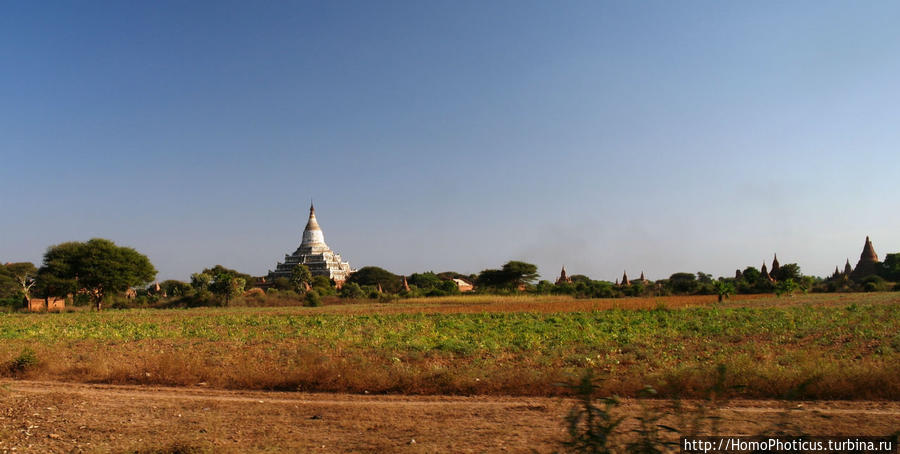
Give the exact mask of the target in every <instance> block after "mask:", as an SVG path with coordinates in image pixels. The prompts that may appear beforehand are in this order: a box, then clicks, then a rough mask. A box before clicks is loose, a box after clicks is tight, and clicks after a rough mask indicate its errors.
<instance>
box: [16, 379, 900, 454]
mask: <svg viewBox="0 0 900 454" xmlns="http://www.w3.org/2000/svg"><path fill="white" fill-rule="evenodd" d="M572 404H573V401H572V400H568V399H560V398H534V397H477V396H476V397H458V396H396V395H377V396H376V395H351V394H308V393H290V392H258V391H227V390H215V389H207V388H205V387H203V386H197V387H189V388H166V387H149V386H112V385H91V384H72V383H57V382H39V381H12V380H6V381H0V453H38V452H40V453H44V452H53V453H56V452H59V453H81V452H103V453H106V452H113V453H118V452H141V453H144V452H146V453H176V452H411V453H415V452H552V451H558V450H561V448H562V445H561V442H562V441H563V440H564V439H565V438H566V427H565V422H564V420H565V415H566V413H567V412H568V411H569V409H570V408H572ZM670 404H671V402H665V401H653V400H644V401H638V400H627V399H626V400H623V404H622V406H621V407H620V411H621V412H622V414H623V415H626V416H629V417H631V418H632V419H630V420H629V421H628V422H627V423H626V425H625V427H624V429H625V430H628V429H629V427H632V428H633V426H634V424H635V422H634V420H633V417H636V416H638V415H641V414H642V412H644V410H643V408H645V407H648V406H649V407H653V408H656V407H659V408H663V407H667V406H668V405H670ZM688 404H690V403H688ZM715 413H716V415H718V416H720V417H721V420H719V422H718V423H717V424H719V427H718V429H717V430H716V432H718V434H720V435H748V434H760V433H773V431H775V430H782V429H787V430H790V431H795V432H798V433H803V434H806V435H889V434H892V433H895V432H896V431H897V430H898V429H900V402H864V401H816V402H780V401H750V400H740V401H737V400H736V401H731V402H729V403H727V404H726V405H724V406H723V407H722V408H721V409H719V410H717V411H716V412H715ZM662 422H664V423H667V424H670V425H675V424H676V421H675V417H674V416H667V417H666V418H664V419H663V420H662Z"/></svg>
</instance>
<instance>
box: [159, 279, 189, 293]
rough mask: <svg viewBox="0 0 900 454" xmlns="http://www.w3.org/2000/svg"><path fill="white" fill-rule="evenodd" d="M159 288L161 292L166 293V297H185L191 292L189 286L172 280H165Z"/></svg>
mask: <svg viewBox="0 0 900 454" xmlns="http://www.w3.org/2000/svg"><path fill="white" fill-rule="evenodd" d="M159 287H160V288H161V289H162V291H163V292H165V293H166V296H170V297H171V296H184V295H187V294H188V293H189V292H190V291H191V285H190V284H187V283H184V282H181V281H176V280H174V279H169V280H165V281H162V282H160V283H159Z"/></svg>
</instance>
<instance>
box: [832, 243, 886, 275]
mask: <svg viewBox="0 0 900 454" xmlns="http://www.w3.org/2000/svg"><path fill="white" fill-rule="evenodd" d="M878 263H879V262H878V254H876V253H875V247H874V246H872V241H871V240H870V239H869V237H866V243H865V244H864V245H863V250H862V253H861V254H860V255H859V261H858V262H856V268H854V267H852V266H850V259H847V262H846V263H845V264H844V271H843V272H841V271H839V268H838V267H834V274H832V275H831V279H835V280H836V279H845V280H846V279H853V280H855V281H859V280H860V279H862V278H864V277H866V276H871V275H873V274H878Z"/></svg>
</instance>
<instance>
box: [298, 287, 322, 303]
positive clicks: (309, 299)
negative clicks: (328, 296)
mask: <svg viewBox="0 0 900 454" xmlns="http://www.w3.org/2000/svg"><path fill="white" fill-rule="evenodd" d="M303 305H304V306H306V307H319V306H321V305H322V297H321V296H319V292H317V291H315V290H310V291H309V292H306V298H305V302H304V304H303Z"/></svg>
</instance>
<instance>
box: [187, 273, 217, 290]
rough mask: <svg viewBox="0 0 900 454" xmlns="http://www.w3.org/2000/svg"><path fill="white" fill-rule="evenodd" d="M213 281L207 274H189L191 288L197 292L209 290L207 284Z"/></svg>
mask: <svg viewBox="0 0 900 454" xmlns="http://www.w3.org/2000/svg"><path fill="white" fill-rule="evenodd" d="M212 281H213V277H212V275H211V274H209V273H194V274H191V287H193V288H194V290H197V291H203V290H209V284H210V283H211V282H212Z"/></svg>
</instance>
